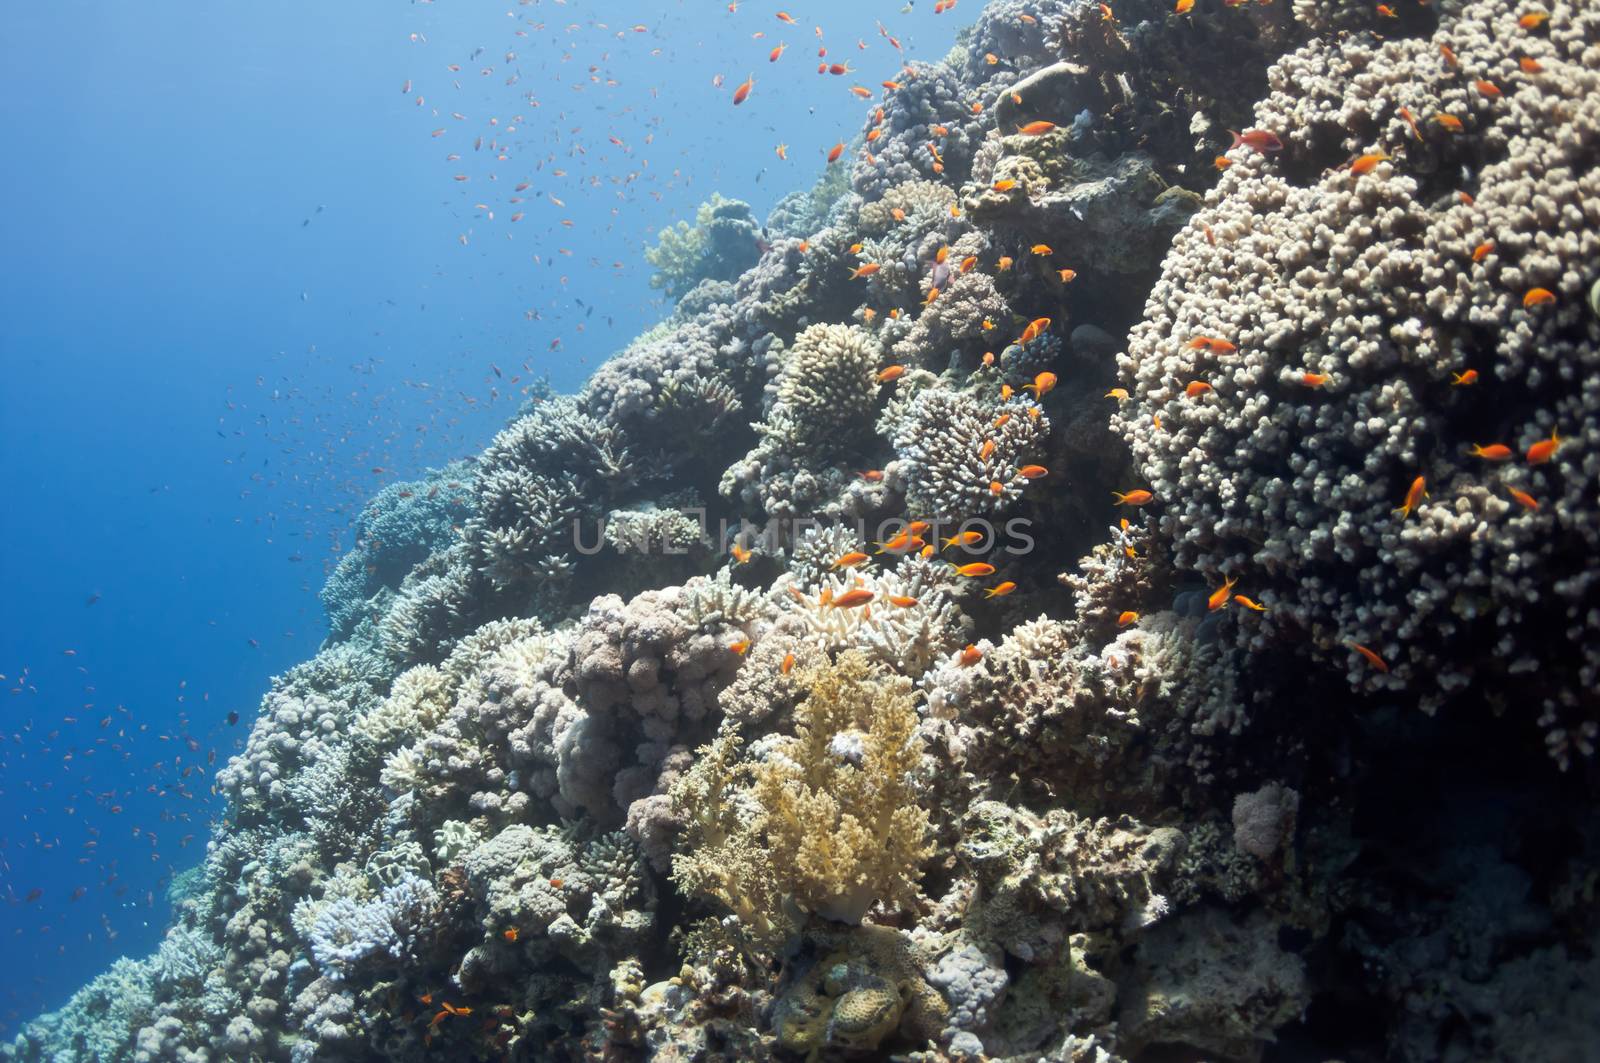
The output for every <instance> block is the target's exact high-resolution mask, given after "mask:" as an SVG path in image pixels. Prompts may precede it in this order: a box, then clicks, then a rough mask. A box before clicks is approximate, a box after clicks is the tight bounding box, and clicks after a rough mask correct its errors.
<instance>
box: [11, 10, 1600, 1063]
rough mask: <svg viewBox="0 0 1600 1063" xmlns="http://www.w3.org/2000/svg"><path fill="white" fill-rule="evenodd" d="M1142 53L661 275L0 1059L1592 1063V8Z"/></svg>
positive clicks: (1599, 400)
mask: <svg viewBox="0 0 1600 1063" xmlns="http://www.w3.org/2000/svg"><path fill="white" fill-rule="evenodd" d="M1183 6H1184V10H1182V11H1174V10H1173V9H1172V4H1171V2H1170V0H1116V2H1114V3H1112V4H1108V5H1098V4H1093V3H1087V2H1083V0H993V2H991V3H989V4H988V5H986V6H985V7H984V8H983V10H982V11H981V13H980V14H979V15H978V17H977V23H976V25H975V26H973V27H972V28H971V29H969V30H967V31H965V33H964V34H963V36H962V38H961V39H960V43H959V44H958V46H957V48H956V49H955V50H954V51H953V52H952V53H951V54H950V55H949V56H948V57H946V58H945V59H944V60H942V61H941V62H938V63H931V64H930V63H924V62H918V61H914V60H913V61H908V63H907V65H906V69H904V70H903V71H901V73H900V75H899V76H898V79H897V80H896V81H895V82H894V83H893V84H892V85H886V86H885V95H884V97H883V99H882V101H881V104H873V105H871V106H870V107H868V108H867V110H866V113H865V115H864V118H863V134H864V135H863V137H862V139H861V140H860V141H859V142H858V143H857V144H856V146H855V147H853V148H852V149H851V154H850V157H849V158H847V159H846V158H841V159H840V160H839V162H838V163H836V164H834V165H831V166H829V167H828V168H827V169H826V170H825V172H824V174H823V175H822V177H821V178H820V180H819V181H818V182H817V184H816V185H815V187H813V188H812V189H811V190H809V191H806V192H799V193H795V194H793V195H791V196H789V197H786V198H785V199H784V200H783V201H782V202H781V203H780V204H779V206H778V207H777V208H776V209H774V211H773V212H772V215H771V218H770V219H769V225H768V232H767V233H765V234H763V235H762V236H761V238H760V240H759V241H758V238H757V231H756V227H755V224H754V222H753V220H752V219H751V216H750V213H749V210H748V208H746V207H745V206H744V205H743V204H739V203H736V202H733V201H724V200H720V199H715V200H713V201H712V202H711V203H708V204H707V205H706V206H705V207H703V208H702V210H701V212H700V216H699V218H698V219H697V221H698V224H697V226H695V227H690V226H688V225H680V226H678V227H675V228H673V229H671V230H667V231H664V232H663V233H662V239H661V244H660V246H659V247H658V248H656V249H655V250H654V251H653V252H652V254H651V261H652V263H653V264H654V265H655V266H656V268H657V271H658V278H657V283H658V285H659V286H661V287H664V288H665V289H666V290H667V291H668V292H669V293H671V294H673V295H675V296H676V297H678V302H677V305H676V307H675V308H674V309H673V310H672V312H671V315H670V316H669V317H668V318H666V320H664V321H663V322H661V323H660V324H659V325H658V326H656V327H654V328H652V329H651V330H649V331H647V332H646V333H645V334H643V335H641V336H640V337H638V338H637V339H636V340H634V341H633V342H632V343H631V344H629V345H628V346H627V347H626V348H625V349H624V350H622V351H620V352H618V353H617V354H616V355H614V356H613V357H612V358H611V359H609V360H608V361H606V362H605V363H604V364H603V365H601V366H600V367H599V368H598V369H597V370H596V371H595V373H594V374H593V376H592V377H591V379H590V380H589V381H588V383H587V384H586V385H585V386H584V388H583V390H582V391H581V393H580V394H578V395H576V396H570V397H564V396H558V395H554V394H552V393H551V392H550V391H549V389H548V388H547V387H538V386H536V387H534V388H532V389H531V390H530V392H529V394H528V400H527V402H526V403H524V404H523V406H522V408H521V409H520V410H519V411H518V413H517V415H516V416H515V417H514V418H513V419H512V420H511V422H510V423H509V424H507V425H506V427H505V428H504V430H503V431H502V432H500V433H499V434H498V435H497V436H496V437H495V438H494V439H493V440H492V442H491V443H490V444H489V445H488V447H487V448H486V449H485V450H484V452H483V453H482V454H481V455H479V456H478V457H477V458H475V459H473V460H471V461H467V462H461V463H457V464H455V465H452V466H450V467H448V468H446V469H442V470H438V471H436V472H433V473H429V474H427V475H426V476H424V477H422V478H421V479H419V480H417V481H414V482H413V483H411V484H406V485H395V486H394V487H391V488H389V489H386V490H385V491H383V492H380V493H379V494H378V495H377V496H376V497H374V499H373V500H372V502H371V503H369V505H368V506H367V508H366V509H365V510H364V511H363V514H362V516H361V518H360V520H359V521H358V524H357V528H356V539H355V542H354V545H353V546H352V547H351V548H350V549H349V550H348V551H346V552H345V555H344V556H343V557H342V558H341V559H340V563H339V564H338V565H337V566H336V568H335V570H334V571H333V573H332V574H331V576H330V578H329V580H328V584H327V586H326V587H325V588H324V591H323V600H324V603H325V605H326V607H327V610H328V613H329V617H330V635H329V639H328V642H327V644H326V645H325V646H324V647H323V649H322V651H321V652H320V653H319V654H317V655H316V657H314V658H313V659H312V660H310V661H308V662H306V663H304V664H302V665H299V666H297V667H295V668H293V669H291V670H290V671H289V672H287V673H286V674H284V675H283V676H281V677H279V678H278V679H277V680H275V681H274V683H273V686H272V689H271V690H270V691H269V692H268V693H267V694H266V696H265V697H264V698H263V699H262V702H261V706H260V711H259V713H258V716H257V719H256V721H255V723H254V726H253V727H252V728H251V730H250V733H249V736H248V737H247V738H246V739H245V740H244V742H243V743H242V748H240V749H238V750H237V752H236V755H235V756H234V757H233V758H231V759H230V761H229V762H228V763H227V764H226V765H224V766H223V767H222V768H221V770H219V771H218V774H217V779H216V788H217V791H218V793H219V794H221V795H222V797H223V798H224V799H225V801H226V803H227V804H226V810H225V814H224V815H223V816H222V818H221V819H220V820H219V821H218V823H217V824H216V826H215V828H214V830H213V833H212V837H211V839H210V842H209V844H208V847H207V852H206V857H205V860H204V862H203V863H202V864H201V865H200V866H199V867H198V868H195V869H192V870H191V871H190V872H186V873H185V874H184V875H182V876H181V877H180V880H179V882H177V883H175V884H174V889H173V923H172V926H171V928H170V929H169V930H168V932H167V935H166V937H165V938H164V939H163V940H162V943H161V945H160V947H159V949H158V951H157V952H156V953H155V955H153V956H151V957H150V958H148V959H145V960H138V961H133V960H122V961H119V962H118V963H117V964H116V965H114V966H113V967H112V968H111V970H110V971H109V972H108V973H107V974H105V975H102V976H101V977H100V978H98V979H96V980H95V981H94V982H91V983H90V984H89V985H88V986H86V987H85V988H84V989H83V990H81V991H80V992H79V993H78V994H77V995H76V996H75V997H74V998H73V999H72V1000H71V1001H70V1002H69V1003H68V1004H67V1005H66V1007H65V1008H64V1009H63V1010H62V1011H60V1012H58V1013H57V1014H56V1015H55V1016H53V1017H47V1018H46V1019H43V1020H39V1021H35V1022H32V1023H28V1024H26V1025H25V1026H23V1027H22V1029H21V1032H20V1033H19V1034H18V1036H17V1037H16V1039H15V1040H14V1041H13V1042H12V1043H11V1044H9V1045H7V1046H4V1047H0V1058H3V1059H12V1060H27V1061H43V1060H65V1059H95V1060H107V1061H109V1060H117V1061H123V1060H127V1061H134V1063H143V1061H151V1063H154V1061H158V1060H159V1061H167V1060H177V1061H180V1063H215V1061H217V1060H222V1059H260V1060H290V1061H292V1063H314V1061H321V1060H369V1059H401V1060H425V1059H508V1060H519V1061H520V1060H533V1059H552V1060H578V1059H584V1060H623V1059H629V1060H631V1059H655V1060H661V1061H664V1063H665V1061H674V1060H682V1059H741V1060H753V1061H765V1060H795V1059H810V1060H816V1061H819V1063H820V1061H822V1060H833V1059H849V1058H867V1057H869V1056H871V1057H874V1058H876V1057H888V1056H890V1055H893V1056H895V1057H896V1058H906V1059H914V1060H934V1059H940V1060H944V1059H960V1060H967V1059H972V1060H976V1059H980V1058H995V1059H1014V1060H1023V1059H1028V1060H1032V1059H1047V1060H1081V1061H1097V1063H1113V1061H1116V1060H1133V1059H1140V1060H1155V1059H1166V1058H1190V1057H1193V1056H1196V1055H1197V1054H1198V1055H1203V1056H1204V1057H1205V1058H1207V1059H1214V1060H1219V1061H1226V1063H1258V1061H1259V1060H1261V1059H1263V1058H1267V1057H1268V1055H1269V1051H1270V1052H1273V1053H1276V1054H1277V1055H1285V1054H1286V1055H1292V1056H1295V1057H1296V1058H1299V1057H1304V1058H1308V1059H1309V1058H1318V1059H1323V1058H1327V1059H1332V1058H1340V1059H1349V1060H1352V1061H1353V1063H1367V1061H1372V1060H1378V1059H1398V1060H1408V1061H1410V1060H1417V1061H1421V1060H1434V1059H1447V1060H1457V1059H1514V1058H1541V1059H1543V1058H1549V1059H1578V1058H1586V1055H1585V1053H1587V1052H1589V1050H1590V1048H1591V1046H1592V1045H1593V1044H1594V1043H1595V1040H1596V1024H1595V1021H1594V1014H1593V1000H1594V999H1595V997H1596V993H1597V988H1596V986H1597V979H1600V969H1597V966H1596V963H1595V962H1594V958H1593V957H1594V955H1595V951H1596V947H1597V942H1596V931H1595V926H1596V924H1595V920H1594V918H1593V913H1592V907H1593V906H1592V903H1590V902H1591V900H1592V898H1593V896H1594V892H1595V887H1596V883H1597V882H1600V820H1597V818H1596V813H1595V807H1596V806H1595V802H1594V800H1593V797H1594V792H1593V784H1594V774H1593V768H1594V760H1593V748H1594V745H1595V742H1596V739H1597V729H1600V704H1597V702H1596V701H1595V696H1594V691H1595V690H1596V689H1597V688H1600V656H1597V652H1600V651H1597V650H1596V647H1597V646H1600V612H1597V611H1596V610H1595V608H1594V607H1593V599H1594V597H1595V593H1594V592H1595V586H1596V575H1595V573H1596V572H1597V571H1600V570H1597V569H1596V567H1595V564H1594V555H1595V553H1596V548H1597V547H1600V531H1597V529H1600V520H1597V519H1596V507H1597V501H1596V500H1597V499H1600V479H1597V476H1600V471H1597V470H1600V464H1597V461H1596V459H1595V455H1596V454H1597V453H1600V390H1597V385H1596V380H1597V379H1600V377H1597V374H1596V373H1595V369H1596V368H1600V353H1597V352H1600V294H1597V293H1600V278H1597V277H1596V270H1597V266H1596V263H1600V238H1597V236H1596V233H1600V206H1597V205H1600V183H1597V182H1600V178H1597V174H1600V169H1597V163H1600V12H1597V11H1595V10H1593V9H1592V6H1591V5H1585V4H1582V3H1578V2H1576V0H1549V2H1546V3H1543V4H1541V5H1531V4H1530V5H1523V6H1522V7H1521V8H1519V7H1517V6H1516V5H1509V6H1508V5H1504V4H1499V3H1494V2H1491V0H1460V2H1452V3H1441V4H1437V5H1405V4H1396V5H1378V6H1377V7H1376V9H1374V7H1373V6H1372V5H1362V4H1356V3H1346V2H1339V3H1332V4H1311V3H1306V2H1302V0H1296V2H1295V3H1293V4H1229V3H1223V4H1216V3H1211V2H1208V0H1199V2H1197V3H1196V4H1194V5H1193V6H1192V7H1189V6H1188V5H1183ZM1385 6H1387V7H1389V8H1390V9H1391V10H1390V14H1392V15H1394V16H1395V17H1393V18H1390V17H1389V16H1388V15H1385V14H1384V13H1383V11H1384V8H1385ZM949 7H954V5H953V4H951V5H949ZM963 10H964V8H963ZM880 106H881V112H880V110H879V108H880ZM1230 127H1231V128H1236V129H1238V130H1239V136H1238V142H1237V143H1235V144H1232V146H1230V141H1231V140H1233V138H1232V137H1229V136H1228V134H1227V130H1228V129H1229V128H1230ZM869 267H870V268H869ZM1119 352H1120V354H1119ZM1113 491H1115V492H1116V493H1115V494H1113V493H1112V492H1113ZM1397 511H1398V512H1397ZM1419 706H1420V707H1421V708H1423V709H1427V710H1430V711H1429V712H1418V711H1415V708H1416V707H1419ZM1436 709H1437V710H1440V711H1437V712H1434V711H1432V710H1436ZM1562 767H1564V768H1566V769H1567V770H1566V771H1565V773H1563V772H1562V771H1560V770H1559V769H1560V768H1562ZM1351 972H1357V975H1352V973H1351ZM1274 1042H1277V1045H1278V1047H1276V1048H1272V1047H1271V1046H1273V1045H1274Z"/></svg>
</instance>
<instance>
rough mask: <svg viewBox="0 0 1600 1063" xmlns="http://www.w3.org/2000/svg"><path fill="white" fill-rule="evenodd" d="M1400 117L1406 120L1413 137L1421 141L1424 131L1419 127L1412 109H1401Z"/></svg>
mask: <svg viewBox="0 0 1600 1063" xmlns="http://www.w3.org/2000/svg"><path fill="white" fill-rule="evenodd" d="M1400 117H1401V118H1404V119H1405V121H1406V125H1408V126H1410V127H1411V135H1412V136H1414V137H1416V138H1417V139H1418V140H1421V139H1422V130H1421V129H1419V128H1418V127H1417V118H1416V116H1415V115H1413V114H1412V113H1411V109H1410V108H1409V107H1402V108H1400Z"/></svg>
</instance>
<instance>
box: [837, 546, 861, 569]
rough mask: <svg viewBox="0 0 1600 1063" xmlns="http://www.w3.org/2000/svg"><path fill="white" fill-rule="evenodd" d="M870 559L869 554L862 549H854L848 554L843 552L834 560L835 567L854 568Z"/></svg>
mask: <svg viewBox="0 0 1600 1063" xmlns="http://www.w3.org/2000/svg"><path fill="white" fill-rule="evenodd" d="M866 560H868V558H867V555H866V554H863V553H862V552H861V551H860V550H852V551H850V552H849V553H848V554H841V555H840V556H839V557H837V558H836V559H835V560H834V562H833V567H834V568H854V567H855V566H856V565H859V564H861V562H863V561H866Z"/></svg>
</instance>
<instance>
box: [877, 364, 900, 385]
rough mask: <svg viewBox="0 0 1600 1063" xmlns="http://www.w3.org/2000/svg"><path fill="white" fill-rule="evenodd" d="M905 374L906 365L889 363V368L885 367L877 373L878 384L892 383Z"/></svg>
mask: <svg viewBox="0 0 1600 1063" xmlns="http://www.w3.org/2000/svg"><path fill="white" fill-rule="evenodd" d="M905 375H906V367H905V366H903V365H891V366H890V367H889V368H887V369H885V370H884V371H883V372H881V373H879V374H878V383H880V384H890V383H893V382H894V381H896V380H899V379H900V378H901V377H903V376H905Z"/></svg>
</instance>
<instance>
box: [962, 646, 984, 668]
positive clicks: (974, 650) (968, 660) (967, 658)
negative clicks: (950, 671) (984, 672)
mask: <svg viewBox="0 0 1600 1063" xmlns="http://www.w3.org/2000/svg"><path fill="white" fill-rule="evenodd" d="M981 660H983V651H982V650H980V649H978V647H976V646H974V645H972V643H970V642H969V643H967V648H966V649H964V650H962V651H961V656H959V657H957V658H956V661H957V663H959V664H960V665H961V667H963V668H968V667H970V666H972V665H974V664H977V663H978V662H979V661H981Z"/></svg>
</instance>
